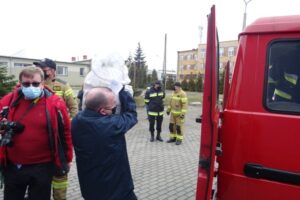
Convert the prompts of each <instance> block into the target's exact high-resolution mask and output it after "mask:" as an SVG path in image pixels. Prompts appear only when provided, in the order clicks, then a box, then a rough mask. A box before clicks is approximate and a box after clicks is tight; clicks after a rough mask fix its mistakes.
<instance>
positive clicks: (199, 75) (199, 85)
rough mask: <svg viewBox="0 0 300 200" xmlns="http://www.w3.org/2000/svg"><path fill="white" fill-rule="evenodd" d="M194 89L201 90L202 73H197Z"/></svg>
mask: <svg viewBox="0 0 300 200" xmlns="http://www.w3.org/2000/svg"><path fill="white" fill-rule="evenodd" d="M196 91H197V92H203V78H202V75H201V74H200V73H199V74H198V77H197V82H196Z"/></svg>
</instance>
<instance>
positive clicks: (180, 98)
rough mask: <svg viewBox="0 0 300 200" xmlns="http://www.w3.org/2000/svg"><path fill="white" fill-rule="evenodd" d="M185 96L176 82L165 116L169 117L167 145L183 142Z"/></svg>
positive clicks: (185, 110) (185, 109) (185, 108)
mask: <svg viewBox="0 0 300 200" xmlns="http://www.w3.org/2000/svg"><path fill="white" fill-rule="evenodd" d="M187 101H188V100H187V96H186V94H185V92H184V91H183V90H182V89H181V84H180V83H179V82H176V83H175V84H174V92H173V93H172V96H171V98H170V101H169V105H168V108H167V114H168V115H170V113H171V116H170V124H169V130H170V139H169V140H168V141H167V143H172V142H176V145H180V144H181V143H182V140H183V124H184V116H185V114H186V112H187V103H188V102H187Z"/></svg>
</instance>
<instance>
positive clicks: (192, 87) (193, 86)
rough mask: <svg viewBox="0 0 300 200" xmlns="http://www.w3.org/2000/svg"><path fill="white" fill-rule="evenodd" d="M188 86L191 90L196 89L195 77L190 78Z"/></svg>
mask: <svg viewBox="0 0 300 200" xmlns="http://www.w3.org/2000/svg"><path fill="white" fill-rule="evenodd" d="M188 88H189V91H195V90H196V84H195V81H194V79H190V81H189V83H188Z"/></svg>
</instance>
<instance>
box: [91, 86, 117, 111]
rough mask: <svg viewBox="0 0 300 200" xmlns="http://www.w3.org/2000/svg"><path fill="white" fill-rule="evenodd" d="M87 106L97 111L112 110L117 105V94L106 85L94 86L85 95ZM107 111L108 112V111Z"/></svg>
mask: <svg viewBox="0 0 300 200" xmlns="http://www.w3.org/2000/svg"><path fill="white" fill-rule="evenodd" d="M85 106H86V108H87V109H90V110H94V111H97V112H98V111H99V110H101V109H102V110H111V109H112V108H114V107H115V106H116V98H115V94H114V93H113V92H112V90H111V89H109V88H106V87H101V88H93V89H91V90H90V91H88V93H87V94H86V96H85ZM104 112H105V111H104ZM105 113H106V114H107V112H105Z"/></svg>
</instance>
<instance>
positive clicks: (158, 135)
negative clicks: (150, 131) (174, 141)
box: [156, 132, 164, 142]
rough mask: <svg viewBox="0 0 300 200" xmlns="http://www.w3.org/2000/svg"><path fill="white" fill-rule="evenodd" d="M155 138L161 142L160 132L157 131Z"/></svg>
mask: <svg viewBox="0 0 300 200" xmlns="http://www.w3.org/2000/svg"><path fill="white" fill-rule="evenodd" d="M156 140H158V141H160V142H163V141H164V140H163V139H162V138H161V136H160V132H157V136H156Z"/></svg>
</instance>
